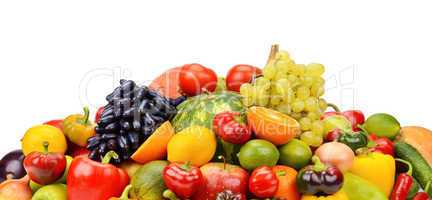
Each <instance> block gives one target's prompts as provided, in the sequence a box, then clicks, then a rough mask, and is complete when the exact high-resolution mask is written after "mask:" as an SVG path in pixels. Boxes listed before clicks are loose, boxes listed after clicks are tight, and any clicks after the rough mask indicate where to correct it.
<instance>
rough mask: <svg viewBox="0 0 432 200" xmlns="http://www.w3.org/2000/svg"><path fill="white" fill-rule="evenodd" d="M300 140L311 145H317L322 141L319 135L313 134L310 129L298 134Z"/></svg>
mask: <svg viewBox="0 0 432 200" xmlns="http://www.w3.org/2000/svg"><path fill="white" fill-rule="evenodd" d="M300 140H302V141H303V142H305V143H306V144H308V145H309V146H312V147H319V146H320V145H321V144H322V143H323V138H322V136H321V135H318V134H314V133H312V131H306V132H304V133H302V134H301V135H300Z"/></svg>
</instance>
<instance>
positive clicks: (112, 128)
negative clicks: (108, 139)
mask: <svg viewBox="0 0 432 200" xmlns="http://www.w3.org/2000/svg"><path fill="white" fill-rule="evenodd" d="M119 129H120V125H119V124H118V123H117V122H113V123H111V124H108V125H106V126H105V130H106V131H107V132H115V131H118V130H119Z"/></svg>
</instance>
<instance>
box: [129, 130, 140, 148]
mask: <svg viewBox="0 0 432 200" xmlns="http://www.w3.org/2000/svg"><path fill="white" fill-rule="evenodd" d="M128 139H129V141H130V142H131V147H132V149H138V147H139V146H140V143H139V142H140V139H139V134H138V133H137V132H129V134H128Z"/></svg>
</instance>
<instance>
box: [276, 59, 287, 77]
mask: <svg viewBox="0 0 432 200" xmlns="http://www.w3.org/2000/svg"><path fill="white" fill-rule="evenodd" d="M289 65H290V62H289V61H286V60H278V61H277V62H276V63H275V67H276V70H277V73H285V74H286V73H288V68H289Z"/></svg>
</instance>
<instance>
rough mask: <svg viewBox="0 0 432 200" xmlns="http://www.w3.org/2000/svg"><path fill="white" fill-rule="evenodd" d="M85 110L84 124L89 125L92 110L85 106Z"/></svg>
mask: <svg viewBox="0 0 432 200" xmlns="http://www.w3.org/2000/svg"><path fill="white" fill-rule="evenodd" d="M83 110H84V124H87V123H88V121H89V117H90V110H89V108H88V107H87V106H85V107H84V108H83Z"/></svg>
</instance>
